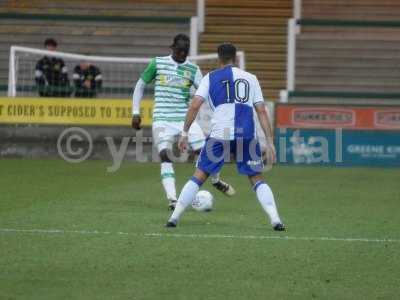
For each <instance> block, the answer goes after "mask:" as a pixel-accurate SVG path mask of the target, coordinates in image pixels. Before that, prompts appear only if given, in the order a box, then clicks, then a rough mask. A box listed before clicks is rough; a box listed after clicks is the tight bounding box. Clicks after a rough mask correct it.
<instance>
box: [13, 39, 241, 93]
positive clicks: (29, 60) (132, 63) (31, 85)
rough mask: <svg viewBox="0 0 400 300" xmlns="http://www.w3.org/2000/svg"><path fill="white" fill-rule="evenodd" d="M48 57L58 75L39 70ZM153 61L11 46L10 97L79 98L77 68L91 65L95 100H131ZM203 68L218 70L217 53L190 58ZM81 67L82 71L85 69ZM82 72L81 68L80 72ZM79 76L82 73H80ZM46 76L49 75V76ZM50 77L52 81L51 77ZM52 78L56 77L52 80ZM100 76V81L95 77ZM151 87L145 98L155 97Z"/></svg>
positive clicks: (239, 60) (205, 71) (239, 63)
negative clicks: (41, 63)
mask: <svg viewBox="0 0 400 300" xmlns="http://www.w3.org/2000/svg"><path fill="white" fill-rule="evenodd" d="M44 57H47V58H49V59H51V58H57V59H58V62H59V66H58V67H59V72H58V73H55V72H53V73H52V74H50V75H49V74H44V73H46V70H44V68H45V67H46V66H41V67H39V69H38V68H37V64H38V62H39V61H40V60H41V59H42V58H44ZM238 58H239V59H238V66H239V67H240V68H242V69H244V67H245V65H244V53H243V52H239V53H238ZM150 59H151V58H139V57H103V56H92V55H82V54H73V53H63V52H56V51H46V50H41V49H33V48H27V47H18V46H12V47H11V50H10V61H9V62H10V65H9V79H8V96H9V97H37V96H39V94H41V95H43V94H44V95H47V96H56V97H57V96H58V97H75V96H77V97H79V96H81V95H82V93H79V91H80V89H81V86H80V85H79V81H78V80H77V76H78V74H77V72H76V70H77V69H76V68H77V66H82V68H86V67H85V66H88V65H92V66H95V67H97V69H98V72H97V71H96V72H91V73H93V76H92V77H93V78H92V79H93V80H94V79H97V80H98V82H99V83H100V84H96V83H97V81H96V80H94V83H93V84H92V85H91V87H92V89H93V91H94V93H93V94H92V95H91V96H93V97H96V98H130V97H131V95H132V90H133V87H134V85H135V83H136V81H137V80H138V79H139V76H140V74H141V73H142V72H143V70H144V69H145V67H146V65H147V64H148V63H149V61H150ZM189 59H190V60H191V61H193V62H195V63H197V64H198V65H199V66H200V69H201V71H202V73H203V74H205V73H207V72H209V71H210V70H212V69H214V68H216V67H217V54H206V55H198V56H194V57H189ZM82 68H81V70H82ZM78 70H79V69H78ZM78 73H79V72H78ZM46 75H47V76H46ZM49 76H50V78H48V77H49ZM51 76H53V78H51ZM95 77H97V78H95ZM152 90H153V89H152V87H151V86H148V89H147V91H146V96H149V97H152Z"/></svg>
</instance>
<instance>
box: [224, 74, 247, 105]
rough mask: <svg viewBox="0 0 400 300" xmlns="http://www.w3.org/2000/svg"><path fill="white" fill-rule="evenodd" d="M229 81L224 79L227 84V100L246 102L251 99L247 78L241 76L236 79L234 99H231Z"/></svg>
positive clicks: (229, 101) (230, 101)
mask: <svg viewBox="0 0 400 300" xmlns="http://www.w3.org/2000/svg"><path fill="white" fill-rule="evenodd" d="M229 82H230V81H229V80H223V81H222V84H225V87H226V95H227V99H226V102H228V103H233V102H234V101H237V102H240V103H246V102H247V101H249V94H250V84H249V82H248V81H247V80H246V79H243V78H239V79H236V80H235V82H234V83H233V84H234V90H235V98H234V99H231V94H230V88H229V87H230V86H229Z"/></svg>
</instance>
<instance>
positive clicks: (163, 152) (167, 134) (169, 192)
mask: <svg viewBox="0 0 400 300" xmlns="http://www.w3.org/2000/svg"><path fill="white" fill-rule="evenodd" d="M173 134H174V133H173V132H171V130H170V129H169V126H168V124H166V123H163V124H161V123H160V122H157V123H155V124H153V138H154V143H156V145H157V149H158V153H159V157H160V161H161V183H162V185H163V187H164V190H165V194H166V197H167V199H168V201H169V205H168V208H169V209H170V210H173V209H174V207H175V204H176V200H177V199H176V187H175V170H174V166H173V163H172V160H171V158H172V155H171V151H172V144H173V140H174V136H173Z"/></svg>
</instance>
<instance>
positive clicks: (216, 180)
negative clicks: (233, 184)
mask: <svg viewBox="0 0 400 300" xmlns="http://www.w3.org/2000/svg"><path fill="white" fill-rule="evenodd" d="M210 177H211V183H217V182H218V181H219V173H217V174H214V175H210Z"/></svg>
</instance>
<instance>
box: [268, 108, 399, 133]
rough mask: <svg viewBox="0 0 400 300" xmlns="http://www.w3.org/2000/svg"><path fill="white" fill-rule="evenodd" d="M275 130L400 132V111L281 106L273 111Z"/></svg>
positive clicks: (396, 109) (391, 109)
mask: <svg viewBox="0 0 400 300" xmlns="http://www.w3.org/2000/svg"><path fill="white" fill-rule="evenodd" d="M276 126H277V127H278V128H324V129H325V128H326V129H334V128H346V129H362V130H364V129H368V130H380V129H381V130H400V107H373V106H368V107H366V106H365V107H364V106H336V105H291V104H289V105H286V104H281V105H278V106H277V109H276Z"/></svg>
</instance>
